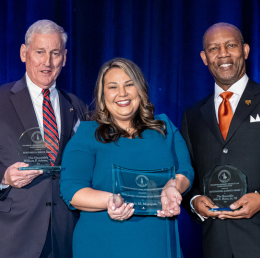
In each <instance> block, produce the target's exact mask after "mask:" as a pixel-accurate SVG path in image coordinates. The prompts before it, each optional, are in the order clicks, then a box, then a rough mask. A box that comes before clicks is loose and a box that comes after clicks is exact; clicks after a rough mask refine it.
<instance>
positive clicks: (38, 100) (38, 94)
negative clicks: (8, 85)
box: [26, 73, 61, 138]
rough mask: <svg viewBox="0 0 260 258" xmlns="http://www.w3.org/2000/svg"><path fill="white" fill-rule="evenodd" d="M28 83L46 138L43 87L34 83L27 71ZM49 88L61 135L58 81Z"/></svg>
mask: <svg viewBox="0 0 260 258" xmlns="http://www.w3.org/2000/svg"><path fill="white" fill-rule="evenodd" d="M26 83H27V87H28V90H29V93H30V96H31V99H32V103H33V108H34V111H35V114H36V117H37V121H38V125H39V127H40V128H41V132H42V136H43V138H44V130H43V114H42V102H43V94H42V88H40V87H39V86H37V85H36V84H34V83H33V82H32V81H31V79H30V78H29V76H28V74H27V73H26ZM49 90H50V100H51V104H52V108H53V111H54V114H55V117H56V123H57V128H58V133H59V137H60V132H61V118H60V101H59V94H58V91H57V89H56V82H55V83H54V84H53V85H52V86H51V87H50V88H49Z"/></svg>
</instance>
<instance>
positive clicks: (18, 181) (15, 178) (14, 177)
mask: <svg viewBox="0 0 260 258" xmlns="http://www.w3.org/2000/svg"><path fill="white" fill-rule="evenodd" d="M28 166H29V165H28V164H26V163H24V162H17V163H15V164H13V165H12V166H10V167H8V168H7V170H6V171H5V174H4V178H3V180H2V184H6V185H11V186H13V187H16V188H21V187H24V186H26V185H28V184H30V183H31V182H32V181H33V179H34V178H36V177H37V176H39V175H41V174H42V173H43V171H41V170H18V168H19V167H28Z"/></svg>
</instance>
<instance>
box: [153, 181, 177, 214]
mask: <svg viewBox="0 0 260 258" xmlns="http://www.w3.org/2000/svg"><path fill="white" fill-rule="evenodd" d="M181 201H182V196H181V194H180V192H179V191H178V190H177V188H176V180H173V179H170V180H169V181H168V182H167V184H166V185H165V187H164V189H163V190H162V193H161V202H162V211H160V210H158V211H157V216H158V217H172V216H176V215H179V214H180V212H181V208H180V204H181Z"/></svg>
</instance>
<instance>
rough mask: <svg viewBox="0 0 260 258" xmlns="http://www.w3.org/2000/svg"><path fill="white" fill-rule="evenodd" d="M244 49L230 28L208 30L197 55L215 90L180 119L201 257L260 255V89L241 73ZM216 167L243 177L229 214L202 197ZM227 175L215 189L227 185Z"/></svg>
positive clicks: (219, 26)
mask: <svg viewBox="0 0 260 258" xmlns="http://www.w3.org/2000/svg"><path fill="white" fill-rule="evenodd" d="M249 50H250V49H249V45H248V44H245V43H244V40H243V36H242V34H241V32H240V31H239V29H238V28H236V27H235V26H233V25H231V24H227V23H217V24H214V25H213V26H211V27H210V28H209V29H208V30H207V31H206V33H205V35H204V38H203V51H201V54H200V55H201V58H202V60H203V62H204V64H205V65H206V66H208V68H209V71H210V73H211V74H212V76H213V77H214V80H215V91H214V93H213V94H211V95H210V96H208V97H207V98H205V99H203V100H201V101H200V102H199V103H197V104H196V105H195V106H193V107H191V108H190V109H188V110H187V111H186V112H185V113H184V116H183V121H182V134H183V137H184V139H185V140H186V142H187V145H188V148H189V151H190V154H191V157H192V161H193V165H194V169H195V174H196V176H195V182H194V187H193V189H192V191H191V193H190V194H189V201H190V205H191V208H192V210H193V212H194V214H197V216H198V217H199V218H200V219H201V220H202V221H203V250H204V255H205V258H220V257H221V258H245V257H246V258H257V257H259V254H260V244H259V239H260V212H259V210H260V195H259V192H260V158H259V157H260V118H259V115H260V85H259V84H258V83H256V82H254V81H253V80H251V79H250V78H248V76H247V75H246V62H245V60H246V59H247V58H248V54H249ZM217 165H219V166H223V167H225V166H229V165H232V167H235V168H238V169H239V171H241V172H242V173H243V174H244V175H245V177H246V183H245V185H246V188H247V191H246V194H244V195H242V196H240V197H239V198H238V199H237V200H236V201H234V202H233V201H231V203H230V205H229V208H230V209H231V211H212V210H211V209H212V208H216V207H215V206H216V205H215V204H216V202H214V201H213V200H212V198H209V196H208V195H207V196H205V195H204V194H205V193H204V189H207V187H208V185H207V184H206V183H205V182H206V181H205V178H206V175H208V174H210V172H211V171H214V167H215V166H217ZM212 168H213V170H212ZM225 171H226V170H225ZM228 173H229V172H227V173H225V174H224V175H223V176H224V177H223V178H222V182H223V184H222V185H221V184H217V186H218V187H220V186H223V185H224V184H225V183H227V181H228V180H229V178H228V177H229V174H228ZM210 175H211V174H210ZM230 175H232V176H233V174H232V173H230ZM219 176H220V173H219ZM230 182H231V181H230ZM216 183H217V181H216ZM210 187H212V188H213V187H215V185H214V184H211V185H210ZM228 190H230V191H231V193H232V191H233V190H232V189H231V188H230V189H228ZM232 194H233V193H232ZM232 194H231V195H230V196H233V195H232ZM219 196H221V194H219ZM224 197H226V196H224ZM228 197H229V196H228ZM231 198H232V197H231ZM223 200H225V198H223ZM234 200H235V198H234ZM232 202H233V203H232Z"/></svg>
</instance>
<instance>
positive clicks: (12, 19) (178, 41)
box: [0, 0, 260, 258]
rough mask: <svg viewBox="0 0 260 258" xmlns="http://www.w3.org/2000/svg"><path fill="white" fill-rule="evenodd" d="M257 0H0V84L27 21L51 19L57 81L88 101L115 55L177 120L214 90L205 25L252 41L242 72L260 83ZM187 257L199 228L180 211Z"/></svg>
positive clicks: (197, 251) (16, 70) (11, 74)
mask: <svg viewBox="0 0 260 258" xmlns="http://www.w3.org/2000/svg"><path fill="white" fill-rule="evenodd" d="M259 8H260V2H259V1H258V0H251V1H250V0H245V1H243V0H228V1H227V0H218V1H215V0H190V1H188V0H44V1H42V0H27V1H26V0H0V32H1V34H0V57H1V58H0V67H1V70H0V85H1V84H3V83H6V82H10V81H14V80H18V79H20V78H21V77H22V76H23V75H24V72H25V67H24V64H23V63H21V61H20V52H19V51H20V45H21V44H22V43H24V35H25V32H26V30H27V28H28V27H29V26H30V25H31V24H32V23H33V22H35V21H37V20H39V19H50V20H53V21H55V22H56V23H58V24H59V25H61V26H63V27H64V28H65V30H66V32H68V34H69V40H68V44H67V48H68V59H67V64H66V67H65V68H64V69H63V70H62V72H61V75H60V77H59V78H58V84H59V86H60V87H62V88H64V89H66V90H68V91H70V92H73V93H75V94H76V95H77V96H79V97H80V98H81V99H83V100H84V101H85V102H86V103H87V104H90V103H91V101H92V99H93V89H94V85H95V81H96V78H97V74H98V71H99V68H100V66H101V65H102V64H103V63H104V62H105V61H107V60H109V59H111V58H113V57H118V56H120V57H125V58H128V59H131V60H133V61H134V62H135V63H137V64H138V65H139V66H140V68H141V69H142V71H143V72H144V74H145V76H146V78H147V81H148V83H149V85H150V98H151V100H152V102H153V103H154V105H155V107H156V113H166V114H167V115H168V116H169V117H170V118H171V120H172V121H173V122H174V123H175V124H176V125H177V126H178V127H179V126H180V123H181V117H182V113H183V111H184V109H186V108H187V107H189V106H191V105H192V104H194V103H195V102H197V101H199V100H200V99H202V98H203V97H205V96H207V95H208V94H209V93H211V92H212V91H213V87H214V81H213V79H212V77H211V75H210V74H209V72H208V69H207V67H205V66H204V64H203V63H202V61H201V59H200V56H199V53H200V51H201V49H202V37H203V34H204V32H205V31H206V29H207V28H208V27H209V26H211V25H212V24H214V23H216V22H228V23H232V24H234V25H236V26H237V27H238V28H240V29H241V31H242V33H243V35H244V37H245V41H246V42H247V43H249V45H250V47H251V51H250V55H249V60H248V61H247V73H248V75H249V76H250V77H251V78H253V79H254V80H255V81H257V82H260V78H259V73H258V67H259V65H258V64H259V60H260V56H259V49H260V48H259V29H260V28H259V24H260V23H259V17H260V9H259ZM179 225H180V235H181V244H182V249H183V252H184V256H185V257H186V258H193V257H194V258H201V257H202V251H201V229H200V226H199V225H197V224H195V223H194V222H193V221H191V219H190V218H189V217H188V215H187V214H186V212H185V211H183V212H182V214H181V216H180V218H179Z"/></svg>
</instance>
